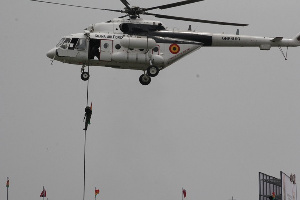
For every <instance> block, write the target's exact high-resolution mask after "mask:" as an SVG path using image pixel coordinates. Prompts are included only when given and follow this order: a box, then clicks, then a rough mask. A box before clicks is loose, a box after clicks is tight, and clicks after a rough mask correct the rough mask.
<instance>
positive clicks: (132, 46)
mask: <svg viewBox="0 0 300 200" xmlns="http://www.w3.org/2000/svg"><path fill="white" fill-rule="evenodd" d="M31 1H35V2H41V3H48V4H56V5H63V6H72V7H80V8H89V9H98V10H106V11H113V12H119V13H125V15H124V16H121V17H119V18H116V19H113V20H111V21H108V22H102V23H96V24H92V25H90V26H89V27H88V28H86V29H85V30H84V32H83V33H77V34H71V35H69V36H66V37H63V38H62V39H61V40H60V42H59V43H58V44H57V45H56V47H55V48H53V49H51V50H50V51H49V52H48V53H47V57H49V58H50V59H52V61H53V60H57V61H60V62H63V63H69V64H75V65H82V68H81V79H82V80H84V81H86V80H88V79H89V77H90V74H89V70H88V71H85V67H86V66H87V67H88V69H89V66H104V67H112V68H118V69H134V70H142V71H144V73H143V74H142V75H141V76H140V78H139V81H140V83H141V84H142V85H148V84H149V83H150V82H151V77H155V76H157V75H158V73H159V71H160V70H162V69H165V68H166V67H168V66H170V65H171V64H173V63H175V62H176V61H178V60H179V59H181V58H183V57H185V56H186V55H188V54H190V53H192V52H194V51H196V50H198V49H199V48H201V47H259V48H260V50H270V49H271V47H279V49H280V50H281V52H282V54H283V55H284V57H285V59H286V56H285V54H284V53H283V51H282V49H281V47H287V48H288V47H297V46H300V33H299V34H298V35H296V36H295V37H294V38H292V39H286V38H283V37H257V36H246V35H239V33H238V31H237V33H236V34H215V33H203V32H192V31H191V27H189V30H188V31H173V30H167V29H166V28H165V26H164V25H163V24H162V23H161V22H160V21H152V20H143V19H142V18H140V15H152V16H155V17H157V18H166V19H174V20H182V21H191V22H201V23H210V24H219V25H231V26H247V25H248V24H240V23H230V22H219V21H210V20H201V19H192V18H184V17H177V16H170V15H161V14H154V13H149V12H148V11H149V10H154V9H167V8H172V7H176V6H182V5H186V4H190V3H195V2H199V1H203V0H184V1H179V2H176V3H170V4H166V5H161V6H155V7H151V8H140V7H130V6H129V5H130V4H129V3H128V2H127V0H120V1H121V2H122V3H123V4H124V5H125V8H124V10H113V9H102V8H92V7H84V6H78V5H69V4H61V3H55V2H49V1H42V0H31Z"/></svg>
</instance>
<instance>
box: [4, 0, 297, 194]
mask: <svg viewBox="0 0 300 200" xmlns="http://www.w3.org/2000/svg"><path fill="white" fill-rule="evenodd" d="M128 1H129V2H130V3H131V5H133V6H134V5H137V6H142V7H153V6H157V5H161V4H167V3H172V2H174V1H172V0H161V1H137V0H128ZM55 2H60V3H72V4H77V5H83V6H92V7H100V8H111V9H122V8H123V7H124V5H123V4H122V3H121V2H120V1H119V0H110V1H108V0H107V1H100V0H88V1H81V0H56V1H55ZM158 2H159V3H158ZM299 8H300V1H299V0H289V1H282V0H264V1H261V0H251V1H244V0H227V1H222V0H206V1H204V2H200V3H195V4H191V5H186V6H182V7H179V8H173V9H168V10H165V11H160V10H157V11H153V12H154V13H155V12H156V13H160V14H168V15H178V16H184V17H193V18H200V19H208V20H220V21H229V22H238V23H249V24H250V26H249V27H246V28H241V29H240V34H246V35H256V36H274V37H275V36H283V37H287V38H292V37H294V36H295V35H296V34H297V33H298V32H300V25H299V17H300V14H299ZM118 16H120V15H119V14H118V13H110V12H105V11H96V10H87V9H79V8H72V7H63V6H56V5H49V4H41V3H35V2H31V1H29V0H22V1H20V0H1V1H0V25H1V33H0V35H1V37H0V44H1V45H0V48H1V53H0V60H1V72H0V133H1V140H0V159H1V161H0V199H5V198H6V188H5V183H6V178H7V177H9V178H10V188H9V192H10V199H15V200H16V199H26V200H34V199H39V198H40V197H39V195H40V193H41V191H42V187H43V186H45V188H46V190H47V197H48V198H49V200H52V199H53V200H56V199H57V200H58V199H63V200H74V199H82V193H83V145H84V132H83V130H82V129H83V126H84V124H83V121H82V120H83V116H84V108H85V106H86V82H83V81H81V79H80V66H75V65H68V64H63V63H59V62H54V63H53V65H51V62H50V60H49V59H48V58H47V57H46V53H47V51H48V50H50V49H51V48H53V47H54V46H55V45H56V44H57V43H58V41H59V40H60V38H61V37H63V36H64V35H68V34H71V33H78V32H82V31H83V29H84V28H86V27H87V26H88V25H89V24H92V23H97V22H102V21H107V20H110V19H112V18H114V17H118ZM145 18H146V17H145ZM147 19H154V18H152V17H150V18H147ZM161 21H162V22H163V23H164V24H165V25H166V26H167V27H169V28H170V29H171V28H173V27H175V28H177V29H182V30H187V28H188V25H189V24H191V25H192V29H193V30H196V31H200V32H201V31H202V32H216V33H221V32H225V33H235V32H236V27H224V26H218V25H207V24H199V23H188V22H180V21H172V20H161ZM284 50H285V49H284ZM299 54H300V49H299V48H290V49H289V53H288V60H287V61H285V60H284V58H283V56H282V55H281V53H280V51H279V50H278V49H277V48H272V49H271V51H260V50H259V48H202V49H200V50H198V51H196V52H195V53H193V54H191V55H189V56H188V57H185V58H184V59H182V60H180V61H178V62H176V63H175V64H173V65H172V66H170V67H168V68H167V69H166V70H163V71H161V72H160V74H159V75H158V77H156V78H153V79H152V82H151V84H150V85H148V86H142V85H141V84H140V83H139V81H138V78H139V76H140V75H141V74H142V72H141V71H132V70H118V69H111V68H103V67H92V68H91V79H90V90H89V93H90V100H91V101H92V102H93V116H92V120H91V122H92V124H91V125H90V128H89V130H88V133H87V148H86V162H87V163H86V170H87V173H86V176H87V178H86V199H87V200H92V199H93V198H94V188H95V187H97V188H99V189H100V194H99V195H98V197H97V199H102V200H129V199H130V200H131V199H132V200H154V199H155V200H181V188H182V187H183V188H185V189H186V190H187V200H204V199H210V200H211V199H213V200H217V199H218V200H229V199H231V197H232V196H233V197H234V199H237V200H254V199H258V172H260V171H261V172H264V173H267V174H270V175H272V176H275V177H278V178H279V176H280V173H279V172H280V171H281V170H282V171H284V172H285V173H287V174H290V173H295V174H296V175H298V176H299V177H300V159H299V153H300V145H299V141H300V133H299V132H300V126H299V119H300V59H299Z"/></svg>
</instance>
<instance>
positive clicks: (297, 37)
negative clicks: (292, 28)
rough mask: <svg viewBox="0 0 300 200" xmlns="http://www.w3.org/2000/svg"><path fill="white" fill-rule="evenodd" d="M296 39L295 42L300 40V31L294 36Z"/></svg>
mask: <svg viewBox="0 0 300 200" xmlns="http://www.w3.org/2000/svg"><path fill="white" fill-rule="evenodd" d="M294 41H295V42H300V33H298V34H297V35H296V37H294Z"/></svg>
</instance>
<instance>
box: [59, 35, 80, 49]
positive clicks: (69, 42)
mask: <svg viewBox="0 0 300 200" xmlns="http://www.w3.org/2000/svg"><path fill="white" fill-rule="evenodd" d="M56 47H61V48H62V49H69V50H74V49H76V50H79V51H82V50H85V49H86V39H85V38H72V39H71V38H62V39H61V40H60V41H59V43H58V44H57V45H56Z"/></svg>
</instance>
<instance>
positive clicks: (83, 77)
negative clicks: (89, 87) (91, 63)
mask: <svg viewBox="0 0 300 200" xmlns="http://www.w3.org/2000/svg"><path fill="white" fill-rule="evenodd" d="M85 67H86V66H85V65H82V67H81V80H83V81H87V80H89V78H90V73H89V72H85V71H84V68H85Z"/></svg>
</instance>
